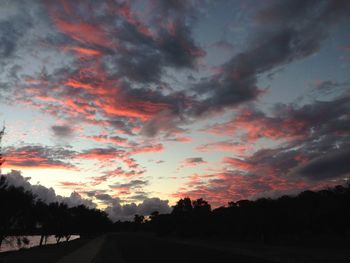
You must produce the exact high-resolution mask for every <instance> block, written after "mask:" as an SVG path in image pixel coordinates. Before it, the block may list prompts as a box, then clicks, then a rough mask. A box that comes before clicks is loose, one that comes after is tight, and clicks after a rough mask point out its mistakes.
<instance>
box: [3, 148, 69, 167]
mask: <svg viewBox="0 0 350 263" xmlns="http://www.w3.org/2000/svg"><path fill="white" fill-rule="evenodd" d="M74 153H75V152H74V151H71V150H67V149H65V148H62V147H48V146H40V145H27V146H22V147H18V148H16V147H7V148H5V149H4V155H5V156H6V162H5V164H4V166H5V167H8V168H33V169H34V168H35V169H46V168H52V169H74V168H75V166H74V165H73V164H71V163H70V162H69V161H68V160H69V159H70V158H71V157H72V156H73V155H74Z"/></svg>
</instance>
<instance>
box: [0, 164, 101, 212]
mask: <svg viewBox="0 0 350 263" xmlns="http://www.w3.org/2000/svg"><path fill="white" fill-rule="evenodd" d="M3 176H5V178H6V180H7V182H8V183H9V184H10V185H13V186H15V187H23V188H24V189H25V190H27V191H31V192H32V193H33V194H34V195H35V196H36V198H37V199H38V200H39V199H40V200H41V201H43V202H45V203H47V204H49V203H52V202H59V203H65V204H67V205H68V206H69V207H73V206H78V205H85V206H87V207H90V208H95V207H96V204H94V203H93V202H92V201H91V200H89V199H84V198H82V197H81V195H80V194H79V193H77V192H72V193H71V195H70V196H69V197H63V196H60V195H57V194H56V193H55V190H54V189H53V188H52V187H50V188H47V187H45V186H43V185H41V184H36V185H33V184H31V183H30V182H29V180H30V177H23V176H22V173H21V172H20V171H16V170H12V171H11V172H9V173H7V174H3Z"/></svg>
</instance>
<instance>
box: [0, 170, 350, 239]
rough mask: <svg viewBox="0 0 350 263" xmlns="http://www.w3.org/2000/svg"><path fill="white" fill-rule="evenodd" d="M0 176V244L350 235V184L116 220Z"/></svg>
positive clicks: (187, 203) (183, 205) (181, 204)
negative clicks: (15, 240) (30, 238)
mask: <svg viewBox="0 0 350 263" xmlns="http://www.w3.org/2000/svg"><path fill="white" fill-rule="evenodd" d="M6 181H7V180H6V176H1V177H0V243H1V242H2V241H3V240H4V239H5V238H6V237H7V236H13V235H33V234H36V235H41V236H42V238H41V243H44V240H45V237H47V236H49V235H55V236H56V239H57V241H60V239H65V240H69V237H70V236H71V235H73V234H78V235H81V236H92V235H96V234H100V233H104V232H119V231H149V232H155V233H156V234H158V235H160V236H179V237H199V238H218V239H229V240H233V241H261V242H270V241H271V242H274V241H278V242H280V241H289V242H290V241H293V242H294V241H295V242H299V241H305V240H311V239H314V240H315V239H320V240H324V239H329V241H331V240H336V239H341V240H349V239H350V224H349V222H350V186H349V185H348V186H336V187H334V188H329V189H325V190H320V191H315V192H314V191H304V192H302V193H300V194H299V195H297V196H293V197H291V196H282V197H280V198H277V199H268V198H261V199H258V200H255V201H249V200H241V201H238V202H230V203H229V205H228V206H227V207H219V208H216V209H213V210H212V209H211V206H210V204H209V203H208V202H207V201H205V200H203V199H198V200H194V201H191V200H190V198H184V199H180V200H179V201H178V202H177V204H176V205H175V206H174V207H173V210H172V212H171V213H170V214H159V213H158V212H157V211H155V212H153V213H152V214H151V215H150V216H147V217H144V216H143V215H135V217H134V220H133V221H132V222H119V221H118V222H115V223H114V224H113V223H112V222H111V221H110V220H109V219H108V217H107V214H106V213H105V212H103V211H101V210H99V209H90V208H87V207H85V206H83V205H80V206H76V207H68V206H67V205H66V204H64V203H50V204H46V203H44V202H42V201H40V200H38V199H37V198H36V197H35V196H34V195H33V194H32V193H31V192H30V191H26V190H25V189H23V188H22V187H15V186H12V185H8V184H7V182H6Z"/></svg>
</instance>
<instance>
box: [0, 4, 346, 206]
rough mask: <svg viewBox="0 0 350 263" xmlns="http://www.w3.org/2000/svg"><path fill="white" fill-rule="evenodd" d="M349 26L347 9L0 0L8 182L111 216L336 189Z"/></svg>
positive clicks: (0, 101)
mask: <svg viewBox="0 0 350 263" xmlns="http://www.w3.org/2000/svg"><path fill="white" fill-rule="evenodd" d="M349 28H350V2H349V1H346V0H345V1H341V0H337V1H321V0H317V1H316V0H315V1H308V0H303V1H295V0H290V1H287V0H281V1H272V0H263V1H251V0H244V1H243V0H242V1H238V0H235V1H234V0H227V1H224V0H218V1H205V0H197V1H182V0H181V1H180V0H179V1H175V0H149V1H144V0H134V1H132V0H131V1H114V0H106V1H92V0H90V1H88V0H86V1H68V0H66V1H64V0H61V1H53V0H52V1H50V0H42V1H35V0H26V1H24V0H23V1H20V0H18V1H16V0H15V1H13V0H11V1H10V0H9V1H6V0H1V1H0V122H1V123H2V122H4V123H5V125H6V135H5V137H4V139H3V150H4V154H5V157H6V163H5V164H4V167H3V170H2V173H3V174H10V173H11V172H10V171H11V170H18V171H20V172H17V173H18V174H21V176H23V177H30V179H29V178H28V179H27V181H28V182H30V184H31V185H37V186H38V185H42V186H45V187H47V188H50V187H52V188H53V189H54V191H55V193H56V194H59V195H62V196H70V194H71V192H73V191H75V192H76V193H78V194H79V195H80V196H81V197H82V198H84V199H90V200H92V201H93V202H94V203H96V204H98V206H99V207H109V209H113V206H115V205H116V204H117V205H118V206H120V205H126V204H132V203H136V205H137V204H144V203H145V202H146V203H147V202H152V200H159V202H162V200H163V201H164V200H168V201H169V202H168V203H167V202H166V201H164V203H162V204H169V205H172V204H174V202H176V200H178V199H179V198H181V197H185V196H189V197H191V198H199V197H203V198H204V199H206V200H208V201H209V202H210V203H211V204H212V205H213V206H214V207H215V206H220V205H226V204H227V202H228V201H232V200H234V201H237V200H240V199H246V198H253V199H254V198H258V197H262V196H267V197H276V196H280V195H283V194H293V193H297V192H300V191H302V190H304V189H316V188H321V187H326V186H332V185H335V184H343V183H344V182H345V181H346V180H347V178H348V177H349V175H350V30H349ZM12 173H14V172H12ZM152 198H153V199H152ZM133 205H134V204H133Z"/></svg>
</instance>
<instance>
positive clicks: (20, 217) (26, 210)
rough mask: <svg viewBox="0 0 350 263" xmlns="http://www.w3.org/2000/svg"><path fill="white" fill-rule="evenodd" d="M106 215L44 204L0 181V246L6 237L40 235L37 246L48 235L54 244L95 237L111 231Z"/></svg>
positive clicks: (5, 181) (77, 208)
mask: <svg viewBox="0 0 350 263" xmlns="http://www.w3.org/2000/svg"><path fill="white" fill-rule="evenodd" d="M111 224H112V223H111V221H110V220H109V219H108V217H107V214H106V213H105V212H103V211H101V210H98V209H90V208H87V207H86V206H84V205H80V206H76V207H68V206H67V205H66V204H65V203H57V202H56V203H50V204H46V203H44V202H42V201H41V200H38V199H37V198H36V196H35V195H33V194H32V192H30V191H26V190H25V189H24V188H23V187H15V186H12V185H9V184H8V183H7V180H6V176H1V177H0V245H1V243H2V242H3V241H4V240H5V239H6V237H8V236H16V235H41V241H40V244H43V243H44V242H45V239H46V237H47V236H49V235H55V236H56V240H57V242H59V241H60V240H61V239H62V238H65V239H66V240H69V238H70V236H71V235H72V234H78V235H80V236H86V235H95V234H98V233H101V232H106V231H108V230H109V229H110V228H111Z"/></svg>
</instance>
